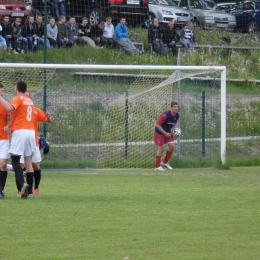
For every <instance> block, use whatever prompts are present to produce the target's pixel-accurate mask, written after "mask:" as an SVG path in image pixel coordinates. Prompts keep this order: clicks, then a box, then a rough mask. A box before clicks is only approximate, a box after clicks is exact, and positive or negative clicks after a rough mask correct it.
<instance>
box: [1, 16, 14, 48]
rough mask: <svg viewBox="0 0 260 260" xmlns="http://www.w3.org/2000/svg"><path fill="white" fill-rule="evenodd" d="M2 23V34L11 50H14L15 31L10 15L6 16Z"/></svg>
mask: <svg viewBox="0 0 260 260" xmlns="http://www.w3.org/2000/svg"><path fill="white" fill-rule="evenodd" d="M1 25H2V36H3V37H4V39H5V41H6V45H7V47H9V48H10V50H12V45H13V35H14V31H13V26H12V24H11V23H10V18H9V16H8V15H5V16H4V20H3V21H2V22H1Z"/></svg>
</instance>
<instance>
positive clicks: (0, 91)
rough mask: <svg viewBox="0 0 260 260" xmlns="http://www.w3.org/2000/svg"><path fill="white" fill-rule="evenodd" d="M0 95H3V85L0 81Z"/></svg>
mask: <svg viewBox="0 0 260 260" xmlns="http://www.w3.org/2000/svg"><path fill="white" fill-rule="evenodd" d="M0 95H1V96H3V95H4V85H3V84H2V83H0Z"/></svg>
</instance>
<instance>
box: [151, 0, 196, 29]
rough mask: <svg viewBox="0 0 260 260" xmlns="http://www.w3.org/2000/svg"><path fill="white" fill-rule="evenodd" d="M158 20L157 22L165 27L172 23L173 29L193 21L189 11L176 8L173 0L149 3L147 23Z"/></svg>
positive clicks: (154, 0)
mask: <svg viewBox="0 0 260 260" xmlns="http://www.w3.org/2000/svg"><path fill="white" fill-rule="evenodd" d="M154 18H158V19H159V22H160V23H162V24H165V25H167V24H168V22H169V21H174V24H175V27H183V26H184V25H186V24H187V22H189V21H193V16H192V14H191V12H190V11H188V10H184V9H183V8H180V7H178V6H177V5H176V4H175V3H174V2H173V0H150V1H149V22H148V23H150V22H151V21H152V20H153V19H154Z"/></svg>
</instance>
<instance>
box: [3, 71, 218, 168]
mask: <svg viewBox="0 0 260 260" xmlns="http://www.w3.org/2000/svg"><path fill="white" fill-rule="evenodd" d="M0 74H1V79H2V80H1V81H2V83H3V84H4V87H5V97H6V98H7V99H9V100H11V99H12V97H13V96H14V86H15V83H16V82H17V81H18V80H25V81H26V82H27V83H28V88H29V90H30V91H31V93H32V99H33V101H34V104H35V106H37V107H39V108H40V109H43V108H44V107H46V108H47V111H48V112H50V113H51V115H52V118H53V122H52V123H51V124H49V125H48V126H46V127H45V126H43V125H42V124H41V125H39V129H40V134H44V135H46V137H47V140H48V141H49V142H50V147H51V150H50V153H49V154H48V156H47V157H46V159H45V163H48V162H50V163H53V162H57V164H58V163H59V165H60V166H61V167H62V165H63V164H62V163H64V165H68V162H71V165H72V166H73V167H75V166H77V167H111V168H123V167H132V168H133V167H136V168H140V167H149V168H152V167H154V165H155V155H156V150H157V147H156V146H155V145H154V144H153V133H154V126H155V123H156V121H157V119H158V118H159V116H160V115H161V113H162V112H164V111H166V110H169V109H170V103H171V101H172V100H176V101H178V102H179V104H180V128H181V130H182V135H181V137H180V138H179V139H178V140H176V141H175V142H176V149H175V151H174V153H173V155H172V159H171V163H174V164H175V166H178V165H181V164H183V165H185V164H187V162H190V161H191V162H192V163H196V162H197V161H199V160H204V161H208V160H218V159H219V157H220V107H221V100H220V98H221V97H220V80H219V79H220V71H212V70H211V71H199V70H193V71H186V70H185V71H181V70H170V69H169V70H111V69H109V67H108V69H107V70H98V69H95V70H82V69H77V70H72V69H55V70H45V69H26V68H24V69H1V72H0ZM44 84H46V85H47V91H44V88H43V87H44ZM45 94H46V95H45ZM190 166H192V164H191V165H190Z"/></svg>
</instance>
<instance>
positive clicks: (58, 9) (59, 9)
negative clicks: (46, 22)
mask: <svg viewBox="0 0 260 260" xmlns="http://www.w3.org/2000/svg"><path fill="white" fill-rule="evenodd" d="M53 4H54V11H55V16H56V20H57V21H58V20H59V19H60V14H61V15H63V16H64V17H66V2H65V0H53Z"/></svg>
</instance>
